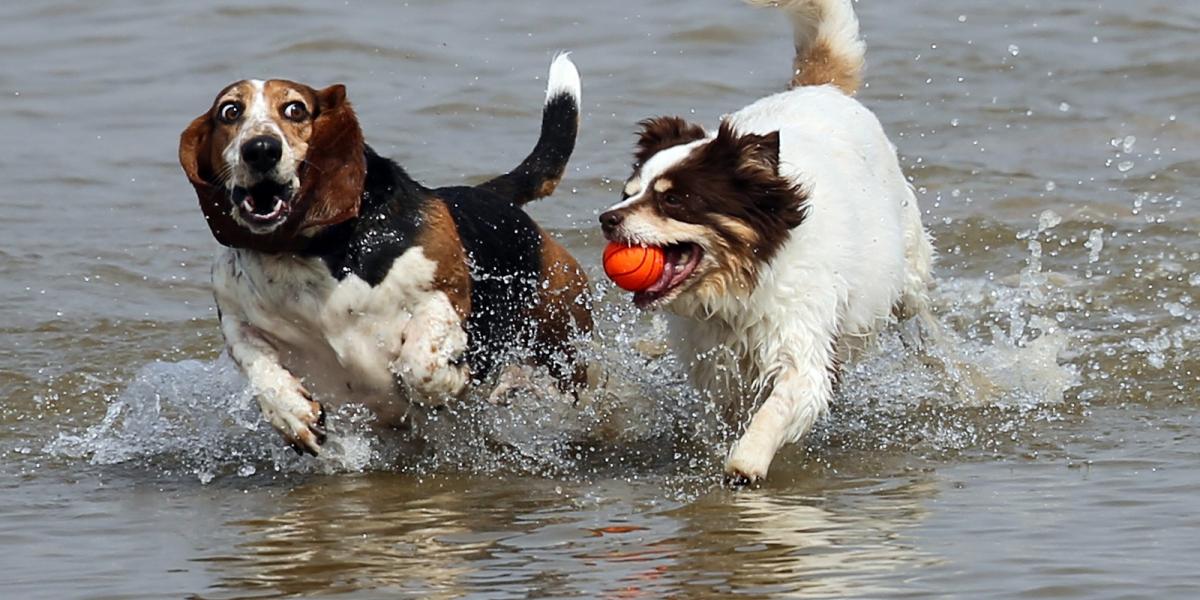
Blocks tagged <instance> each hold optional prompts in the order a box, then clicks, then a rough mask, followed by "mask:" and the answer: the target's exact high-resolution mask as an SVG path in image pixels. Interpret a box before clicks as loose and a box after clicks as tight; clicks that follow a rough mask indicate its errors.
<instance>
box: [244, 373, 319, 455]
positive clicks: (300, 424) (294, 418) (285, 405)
mask: <svg viewBox="0 0 1200 600" xmlns="http://www.w3.org/2000/svg"><path fill="white" fill-rule="evenodd" d="M287 396H288V398H286V399H281V398H279V397H278V396H276V398H275V399H274V400H272V401H269V402H263V401H262V400H260V406H261V407H262V412H263V416H264V417H265V418H266V419H267V422H269V423H270V424H271V426H272V427H274V428H275V430H276V431H278V432H279V435H281V436H283V440H284V441H285V442H287V444H288V445H289V446H291V447H292V450H295V451H296V454H311V455H313V456H316V455H317V454H319V453H320V452H321V445H322V444H324V443H325V440H326V438H327V434H326V431H325V409H324V408H322V407H321V404H320V403H319V402H317V401H315V400H313V399H312V397H311V396H310V395H309V393H308V391H307V390H305V389H304V388H303V387H298V388H297V389H296V390H293V392H292V393H290V394H287ZM280 400H283V401H280Z"/></svg>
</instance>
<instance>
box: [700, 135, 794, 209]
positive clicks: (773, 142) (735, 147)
mask: <svg viewBox="0 0 1200 600" xmlns="http://www.w3.org/2000/svg"><path fill="white" fill-rule="evenodd" d="M701 156H702V160H704V161H705V165H706V167H705V168H707V169H709V170H710V171H713V172H724V173H728V174H729V176H730V177H731V180H732V184H733V186H734V187H735V188H736V189H738V190H740V193H741V194H743V195H744V197H746V198H747V199H749V200H750V201H751V202H752V203H753V205H754V206H755V207H756V208H757V209H759V210H761V211H763V213H764V214H767V215H771V216H772V218H773V219H778V220H779V222H780V223H782V224H783V225H784V226H785V227H786V228H788V229H790V228H793V227H796V226H797V225H800V223H801V222H803V220H804V217H805V212H806V206H805V205H806V203H807V200H808V195H807V193H806V192H805V191H804V189H802V188H801V187H800V186H799V185H797V184H795V183H793V182H791V181H790V180H789V179H788V178H787V177H785V176H783V175H781V174H780V173H779V165H780V159H779V132H778V131H772V132H770V133H765V134H756V133H745V134H743V133H738V132H737V130H736V129H734V127H733V125H731V124H729V123H728V122H722V123H721V128H720V129H719V130H718V131H717V137H716V138H715V139H714V140H713V141H712V143H710V144H708V145H706V146H705V147H704V149H703V151H702V154H701Z"/></svg>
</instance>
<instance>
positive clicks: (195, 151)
mask: <svg viewBox="0 0 1200 600" xmlns="http://www.w3.org/2000/svg"><path fill="white" fill-rule="evenodd" d="M212 144H213V120H212V112H211V110H210V111H209V112H205V113H204V114H202V115H200V116H199V117H196V118H195V119H193V120H192V123H191V124H190V125H188V127H187V129H184V130H183V134H182V135H180V136H179V165H180V166H182V167H183V172H184V173H185V174H186V175H187V178H188V182H189V183H191V184H192V188H193V189H195V190H196V199H197V200H199V202H200V210H201V211H203V212H204V220H205V221H207V222H208V228H209V229H210V230H212V234H213V237H215V238H216V239H217V241H218V242H220V243H221V244H224V245H226V246H249V245H250V244H252V243H253V242H254V241H255V240H254V236H252V235H251V234H250V233H249V232H247V231H246V230H245V229H244V228H243V227H241V226H239V225H238V224H237V223H236V222H234V220H233V218H232V217H231V216H230V215H229V200H228V193H227V192H226V191H225V189H224V188H222V187H221V186H219V185H216V182H215V180H214V179H215V174H214V172H213V164H212V160H213V148H212Z"/></svg>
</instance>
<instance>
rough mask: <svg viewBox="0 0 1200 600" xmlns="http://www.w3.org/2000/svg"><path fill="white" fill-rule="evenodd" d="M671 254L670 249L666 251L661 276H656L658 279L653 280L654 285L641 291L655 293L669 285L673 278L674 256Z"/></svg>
mask: <svg viewBox="0 0 1200 600" xmlns="http://www.w3.org/2000/svg"><path fill="white" fill-rule="evenodd" d="M673 254H674V253H673V252H671V251H670V250H667V251H666V256H665V257H664V259H663V272H662V276H661V277H659V278H658V281H655V282H654V285H652V286H650V287H648V288H646V289H645V290H642V291H643V292H645V293H647V294H657V293H659V292H661V291H663V290H665V289H667V286H669V285H671V280H672V279H674V278H675V256H673Z"/></svg>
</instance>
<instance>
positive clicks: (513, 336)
mask: <svg viewBox="0 0 1200 600" xmlns="http://www.w3.org/2000/svg"><path fill="white" fill-rule="evenodd" d="M579 98H580V85H579V73H578V71H576V69H575V66H574V65H573V64H572V63H571V61H570V60H569V59H568V58H567V57H566V56H565V55H563V56H560V57H558V58H556V59H555V61H554V63H553V64H552V65H551V70H550V77H549V89H548V90H547V94H546V104H545V106H544V108H543V114H542V131H541V137H540V138H539V139H538V142H537V145H536V147H535V148H534V150H533V152H532V153H531V154H530V155H529V156H528V157H527V158H526V159H525V161H524V162H522V163H521V164H520V165H519V166H518V167H517V168H516V169H514V170H513V171H511V172H510V173H508V174H506V175H502V176H500V177H497V178H495V179H492V180H490V181H488V182H486V183H483V184H481V185H479V186H477V187H446V188H439V189H429V188H426V187H424V186H422V185H421V184H419V183H417V182H416V181H414V180H413V179H412V178H410V177H409V176H408V175H407V174H406V173H405V172H404V170H403V169H402V168H401V167H400V166H399V165H397V164H396V163H395V162H393V161H391V160H388V159H386V158H383V157H380V156H379V155H377V154H375V152H373V151H372V150H371V148H370V147H369V146H367V145H366V144H365V143H364V141H363V134H362V131H361V129H360V128H359V125H358V122H357V120H356V118H355V115H354V111H353V110H352V109H351V107H350V103H349V101H347V99H346V94H345V88H344V87H343V86H341V85H334V86H331V87H328V88H325V89H323V90H319V91H318V90H314V89H313V88H310V87H308V86H306V85H301V84H298V83H293V82H290V81H283V80H269V81H259V80H249V81H240V82H237V83H234V84H232V85H230V86H229V87H227V88H225V89H224V90H222V91H221V93H219V94H218V95H217V98H216V100H215V101H214V102H213V104H212V107H211V108H210V109H209V110H208V111H207V112H205V113H204V114H203V115H201V116H200V117H198V118H197V119H196V120H195V121H193V122H192V124H191V126H189V127H188V128H187V130H186V131H184V133H183V136H182V138H181V141H180V147H179V160H180V163H181V164H182V166H183V169H184V171H185V172H186V173H187V177H188V179H189V181H191V183H192V185H193V186H194V187H195V190H196V194H197V196H198V197H199V200H200V207H201V208H202V209H203V212H204V216H205V217H206V218H207V220H208V225H209V228H210V229H211V230H212V233H213V234H214V236H215V237H216V238H217V241H219V242H220V243H221V244H223V245H224V246H226V248H224V249H223V250H222V252H221V254H220V256H219V257H218V258H217V260H216V264H215V266H214V267H213V286H214V288H215V292H216V301H217V306H218V309H219V314H220V322H221V331H222V333H223V334H224V336H225V341H226V344H227V347H228V351H229V354H230V355H231V356H232V357H233V359H234V361H236V362H237V364H238V365H239V366H240V367H241V369H242V371H243V372H244V373H245V375H246V377H247V378H248V379H249V382H250V385H251V387H252V389H253V391H254V393H255V395H256V397H257V399H258V402H259V405H260V407H261V408H262V413H263V416H264V417H265V418H266V419H267V420H268V421H269V422H270V423H271V425H273V426H274V427H275V429H277V430H278V431H279V432H280V433H281V434H282V435H283V437H284V439H285V440H287V441H288V442H289V443H290V444H291V445H292V447H293V448H295V449H296V450H297V451H298V452H300V451H302V452H309V453H312V454H316V453H317V452H318V451H319V450H320V448H321V444H322V443H324V441H325V428H324V419H325V416H324V414H325V413H324V411H323V409H322V406H321V403H330V402H360V403H363V404H365V405H367V406H368V407H370V408H372V409H373V410H374V411H375V412H376V413H377V414H378V415H379V417H380V421H381V422H382V423H384V424H396V423H397V422H398V421H400V420H402V419H403V418H404V415H406V413H407V411H408V408H409V406H410V403H411V402H414V401H415V402H420V403H432V404H440V403H444V402H446V401H448V400H451V399H453V398H456V397H458V396H459V395H461V394H462V393H463V391H464V390H465V389H467V388H468V387H469V386H470V385H471V384H472V383H474V382H479V381H481V380H483V379H484V378H485V377H486V376H487V375H488V373H489V372H492V371H494V370H495V368H496V367H497V366H498V365H496V364H495V363H496V361H497V357H499V356H501V355H502V354H504V352H505V351H507V350H510V349H512V348H513V347H518V348H524V349H527V350H529V353H530V354H531V358H532V361H533V362H535V363H538V364H540V365H542V366H544V367H546V368H548V369H549V371H550V372H551V374H552V375H554V376H555V377H556V378H557V379H558V381H559V383H560V386H561V387H562V388H563V390H564V391H569V390H573V389H574V388H576V387H578V386H579V385H581V384H582V383H583V380H584V378H585V370H584V369H583V368H582V367H581V366H580V365H578V364H576V361H575V356H574V351H573V345H572V343H571V341H572V338H573V337H574V336H575V334H576V333H577V332H586V331H588V330H590V328H591V324H592V323H591V317H590V314H589V307H588V303H587V298H586V295H585V294H586V291H587V280H586V277H585V276H584V274H583V272H582V270H581V269H580V268H579V265H578V264H577V263H576V262H575V260H574V259H573V258H572V257H571V256H570V255H569V254H568V253H567V252H566V250H564V249H563V248H562V247H561V246H560V245H559V244H558V243H556V242H555V241H554V240H553V239H551V238H550V237H549V236H547V235H546V234H545V233H544V232H543V231H542V230H541V229H540V228H538V226H537V225H536V224H535V223H534V222H533V220H532V219H531V218H530V217H529V216H528V215H527V214H526V213H525V212H524V211H523V210H521V208H520V206H521V205H522V204H524V203H526V202H529V201H531V200H534V199H536V198H540V197H543V196H547V195H549V194H550V193H552V192H553V191H554V189H555V187H556V186H557V184H558V182H559V180H560V179H561V177H562V175H563V172H564V170H565V168H566V165H567V160H568V158H569V157H570V155H571V152H572V150H573V149H574V147H575V138H576V134H577V132H578V119H579V101H580V100H579Z"/></svg>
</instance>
